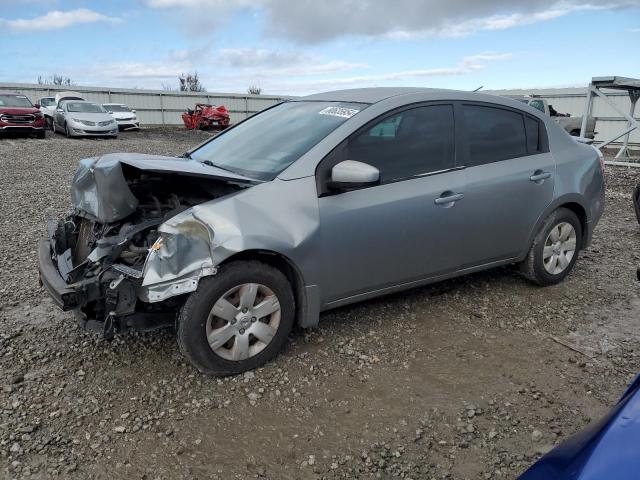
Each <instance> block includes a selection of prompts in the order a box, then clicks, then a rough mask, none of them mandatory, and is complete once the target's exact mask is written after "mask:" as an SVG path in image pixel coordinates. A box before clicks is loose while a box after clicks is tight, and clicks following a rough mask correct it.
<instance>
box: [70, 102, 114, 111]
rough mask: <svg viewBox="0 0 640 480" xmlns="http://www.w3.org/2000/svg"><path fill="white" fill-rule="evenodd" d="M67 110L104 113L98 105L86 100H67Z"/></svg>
mask: <svg viewBox="0 0 640 480" xmlns="http://www.w3.org/2000/svg"><path fill="white" fill-rule="evenodd" d="M67 112H82V113H106V112H105V110H104V108H102V107H101V106H100V105H97V104H95V103H87V102H67Z"/></svg>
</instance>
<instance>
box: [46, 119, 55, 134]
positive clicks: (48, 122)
mask: <svg viewBox="0 0 640 480" xmlns="http://www.w3.org/2000/svg"><path fill="white" fill-rule="evenodd" d="M45 120H46V121H47V128H48V129H49V130H51V131H52V132H53V133H56V129H55V127H54V126H53V118H52V117H45Z"/></svg>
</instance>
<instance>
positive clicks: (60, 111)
mask: <svg viewBox="0 0 640 480" xmlns="http://www.w3.org/2000/svg"><path fill="white" fill-rule="evenodd" d="M56 112H58V113H62V112H64V110H63V109H61V108H56Z"/></svg>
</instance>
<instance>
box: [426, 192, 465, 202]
mask: <svg viewBox="0 0 640 480" xmlns="http://www.w3.org/2000/svg"><path fill="white" fill-rule="evenodd" d="M463 198H464V195H463V194H462V193H453V192H444V193H443V194H442V195H441V196H439V197H438V198H436V199H435V200H434V201H433V203H435V204H436V205H449V204H453V203H455V202H457V201H458V200H462V199H463Z"/></svg>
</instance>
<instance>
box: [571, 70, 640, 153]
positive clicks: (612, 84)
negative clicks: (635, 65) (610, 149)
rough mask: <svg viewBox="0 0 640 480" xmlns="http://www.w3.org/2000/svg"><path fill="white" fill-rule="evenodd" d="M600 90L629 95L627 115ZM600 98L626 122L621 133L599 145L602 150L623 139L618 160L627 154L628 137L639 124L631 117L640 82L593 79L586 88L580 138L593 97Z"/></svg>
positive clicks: (636, 100)
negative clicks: (629, 105)
mask: <svg viewBox="0 0 640 480" xmlns="http://www.w3.org/2000/svg"><path fill="white" fill-rule="evenodd" d="M601 89H609V90H619V91H624V92H626V93H627V95H629V102H630V103H631V108H630V109H629V113H628V114H627V113H626V112H624V111H622V110H621V109H619V108H618V106H617V105H616V104H614V103H613V102H611V101H610V100H609V99H608V98H607V96H606V95H605V94H604V93H603V92H602V90H601ZM596 96H597V97H600V98H601V99H602V100H603V101H604V102H605V103H606V104H607V105H609V106H610V107H611V108H613V109H614V110H615V111H616V112H618V113H619V114H620V115H621V116H622V117H623V118H625V119H626V120H627V126H626V127H627V128H625V129H624V130H622V132H621V133H616V134H614V136H612V137H611V138H609V139H607V140H604V141H603V142H602V143H601V144H600V148H603V147H605V146H607V145H609V144H611V143H612V142H614V141H616V140H618V139H619V138H621V137H624V141H623V143H622V146H621V147H620V150H619V151H618V154H617V155H616V158H620V157H621V156H622V155H624V154H626V153H628V148H629V136H630V134H631V132H633V131H634V130H638V128H639V127H640V122H638V120H636V119H635V118H634V117H633V115H634V113H635V109H636V103H638V98H640V80H637V79H635V78H626V77H594V78H593V79H592V80H591V83H590V84H589V87H588V88H587V102H586V106H585V109H584V112H585V114H584V116H583V117H582V128H581V129H580V136H582V137H584V135H585V131H586V128H587V118H588V117H589V115H590V114H591V111H592V109H593V100H594V98H595V97H596Z"/></svg>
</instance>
